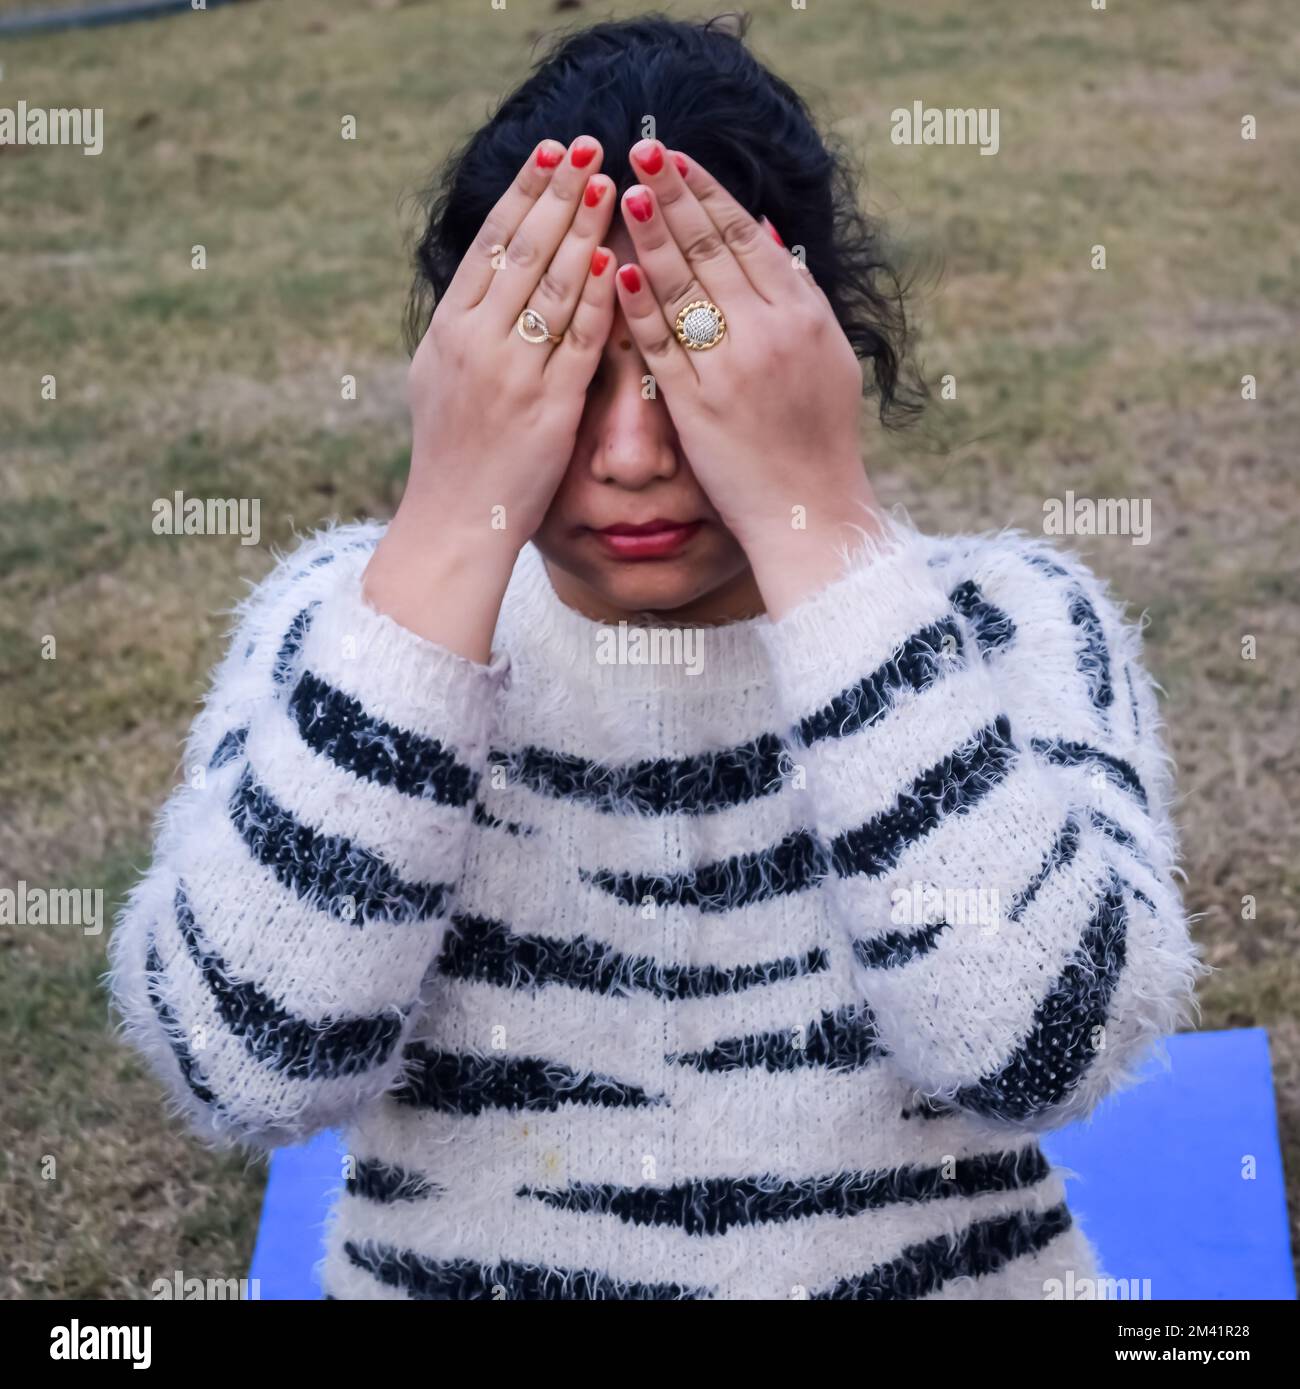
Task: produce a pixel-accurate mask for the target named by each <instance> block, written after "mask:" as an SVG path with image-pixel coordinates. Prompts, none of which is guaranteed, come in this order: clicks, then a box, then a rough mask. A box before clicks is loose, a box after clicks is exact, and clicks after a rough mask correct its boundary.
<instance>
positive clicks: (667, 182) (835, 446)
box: [618, 140, 876, 617]
mask: <svg viewBox="0 0 1300 1389" xmlns="http://www.w3.org/2000/svg"><path fill="white" fill-rule="evenodd" d="M632 160H633V165H634V167H635V168H636V169H637V170H638V171H639V172H640V173H641V175H642V176H643V178H644V179H645V183H644V184H642V185H638V186H637V187H635V188H631V189H629V190H628V191H627V192H626V193H625V194H624V195H623V216H624V221H625V222H626V224H627V228H628V232H629V234H630V235H631V237H632V240H633V243H634V244H635V246H636V251H637V259H638V261H639V262H640V268H639V269H638V267H637V266H624V267H623V269H622V270H620V271H619V276H618V279H619V299H620V302H621V303H622V306H623V312H624V314H625V315H626V317H627V321H628V324H629V326H630V327H631V329H632V332H633V334H634V336H635V338H636V341H637V345H638V347H639V348H640V350H641V354H642V356H643V357H644V358H645V361H646V364H647V366H648V367H649V368H650V371H651V372H652V373H653V374H654V376H655V379H656V381H657V383H658V386H659V389H660V390H661V391H662V394H663V398H664V401H665V403H666V404H667V406H668V410H669V412H670V413H671V415H672V418H673V424H674V426H675V427H676V430H677V435H678V438H679V440H680V442H681V446H682V449H683V451H684V453H685V454H686V456H687V458H689V460H690V463H691V468H692V470H693V471H694V473H695V476H696V477H697V478H698V479H699V482H700V485H701V486H702V487H703V488H704V490H705V491H706V492H707V493H708V495H709V499H710V501H711V502H712V503H713V505H714V507H715V508H716V509H717V511H718V514H719V515H720V516H721V517H722V520H723V522H724V523H725V524H726V526H727V528H728V529H729V530H730V531H731V532H732V533H733V534H734V535H735V536H736V538H737V539H738V540H739V541H740V543H741V545H742V546H743V547H744V549H745V552H746V554H747V556H748V557H749V560H750V563H751V565H752V567H753V569H754V574H755V578H756V579H757V581H758V584H759V588H760V590H761V591H762V593H763V596H764V599H765V600H766V603H767V607H768V611H769V613H771V614H772V615H773V616H774V617H778V616H780V615H781V614H782V613H783V612H784V611H787V610H788V609H789V608H790V607H792V606H793V605H794V604H795V603H797V602H798V601H799V600H800V599H801V598H802V597H803V596H805V595H806V594H807V593H809V592H811V591H814V590H815V589H816V588H819V587H821V586H822V585H823V584H825V583H827V582H829V581H830V580H831V579H832V578H834V577H835V575H836V574H837V573H838V571H839V559H838V555H837V553H836V552H837V548H838V546H839V545H840V544H841V543H843V542H845V541H851V540H852V539H853V531H852V529H851V527H853V526H857V527H861V528H863V529H865V530H867V531H868V532H870V531H871V530H872V529H873V528H874V521H875V514H876V513H875V502H874V497H873V495H872V492H871V488H870V485H869V484H868V482H867V477H866V473H865V470H864V469H863V466H862V460H861V456H860V453H859V420H860V410H861V402H862V371H861V367H860V366H859V364H858V360H857V357H856V356H855V355H854V352H853V348H852V346H851V345H850V343H849V341H848V339H847V338H846V337H845V336H844V332H843V330H842V329H841V328H840V326H839V324H838V322H837V321H836V319H835V315H834V313H833V312H832V310H831V306H830V303H829V302H828V300H827V298H826V296H825V295H824V294H823V293H822V291H821V290H820V289H819V288H818V287H817V285H816V284H815V283H814V281H813V278H812V276H811V275H810V274H809V273H808V271H807V270H806V269H805V268H803V267H802V266H801V265H800V264H799V262H798V261H796V260H795V259H794V258H793V257H792V256H790V255H789V254H788V253H787V252H785V251H783V250H782V249H781V248H780V246H779V245H778V244H777V242H776V239H775V234H774V233H773V232H772V231H771V230H770V229H769V227H765V226H763V225H762V224H760V223H759V222H756V221H755V220H754V218H753V217H751V216H750V215H749V213H748V212H746V211H745V209H744V208H743V207H741V206H740V204H739V203H737V202H736V200H735V199H734V198H733V197H732V196H731V195H730V194H729V193H728V192H727V191H726V190H725V189H724V188H723V187H722V185H721V184H719V183H718V181H717V180H716V179H715V178H713V177H712V176H711V175H710V174H709V173H707V172H706V171H705V170H704V169H703V168H701V166H700V165H699V164H697V163H695V162H694V161H691V160H688V159H687V158H686V157H685V156H684V155H681V154H678V153H677V152H676V151H665V150H664V147H663V146H662V145H661V144H659V142H658V141H655V140H642V141H641V142H640V143H639V144H637V145H634V146H633V148H632ZM641 272H644V273H641ZM697 299H709V300H712V301H713V303H715V304H716V305H717V306H718V308H719V309H721V311H722V314H723V316H724V318H725V320H726V331H725V334H724V336H723V338H722V340H721V341H720V342H719V343H718V344H717V345H716V346H715V347H712V348H708V349H705V350H691V349H689V348H687V347H685V346H683V345H682V344H681V343H680V342H679V341H678V339H677V336H676V333H675V324H676V321H677V315H678V313H679V311H680V310H681V309H682V308H683V307H684V306H685V305H687V304H689V303H691V302H692V301H694V300H697Z"/></svg>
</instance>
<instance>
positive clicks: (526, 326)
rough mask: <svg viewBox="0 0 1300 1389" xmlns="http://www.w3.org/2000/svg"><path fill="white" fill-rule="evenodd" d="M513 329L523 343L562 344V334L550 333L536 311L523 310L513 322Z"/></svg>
mask: <svg viewBox="0 0 1300 1389" xmlns="http://www.w3.org/2000/svg"><path fill="white" fill-rule="evenodd" d="M515 329H516V331H517V332H518V333H519V336H520V337H521V338H523V340H524V341H525V342H563V341H564V334H563V333H552V332H551V330H550V329H549V328H548V327H547V326H546V320H545V319H544V318H543V317H542V316H541V314H539V313H538V312H537V310H536V309H525V310H524V311H523V313H521V314H520V315H519V318H518V319H517V320H516V322H515Z"/></svg>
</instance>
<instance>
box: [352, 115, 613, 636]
mask: <svg viewBox="0 0 1300 1389" xmlns="http://www.w3.org/2000/svg"><path fill="white" fill-rule="evenodd" d="M601 157H602V151H601V148H600V145H599V143H598V142H597V141H596V140H594V139H592V138H590V137H589V136H579V137H578V138H577V139H576V140H575V141H574V142H573V144H572V145H571V146H570V147H569V148H568V150H567V151H566V150H565V148H564V146H563V145H561V144H560V143H559V141H557V140H544V141H543V142H542V143H541V144H540V145H539V146H538V147H537V149H536V151H535V152H534V154H533V155H532V156H531V157H530V159H529V161H528V163H527V164H526V165H525V166H524V167H523V168H522V169H521V170H520V171H519V174H518V176H517V177H516V179H515V181H514V183H513V184H512V185H511V186H510V188H509V189H508V190H507V191H506V192H505V193H504V194H503V195H502V197H501V199H500V200H499V201H498V203H497V205H496V206H495V207H494V208H493V209H492V212H491V213H490V214H489V215H488V217H487V220H486V221H485V222H484V223H483V226H482V229H481V230H480V231H479V234H478V237H477V238H476V239H475V242H474V244H473V245H472V246H471V247H470V249H469V251H468V252H467V253H466V255H465V256H464V258H463V259H462V261H461V263H460V265H459V267H458V268H457V271H456V274H455V277H454V278H453V279H452V282H451V284H450V285H449V287H448V289H447V292H446V294H445V295H444V296H443V298H442V300H441V301H440V303H439V304H438V307H437V309H436V311H435V312H434V315H433V319H432V321H431V322H430V324H429V329H428V331H427V332H426V333H425V335H424V338H423V340H422V341H421V343H420V345H419V347H418V348H417V349H416V352H415V356H414V358H413V359H412V362H411V369H410V374H409V377H408V398H409V402H410V408H411V423H412V446H411V470H410V475H409V478H408V480H407V485H406V491H405V494H404V495H403V497H402V502H401V505H400V506H399V508H398V511H397V514H396V516H395V517H394V518H393V521H392V523H391V524H390V526H389V528H388V530H387V532H386V533H385V535H384V538H383V539H382V540H381V541H380V543H379V545H378V546H377V547H376V550H375V554H374V556H373V557H372V559H371V562H370V565H369V567H368V568H367V571H366V585H365V588H366V597H367V599H368V601H369V602H370V603H371V604H372V605H373V606H374V607H376V608H378V609H379V610H380V611H383V612H387V613H389V615H390V616H392V617H394V618H395V619H396V620H397V621H399V622H401V623H402V625H403V626H406V627H409V628H411V629H412V630H413V631H416V632H417V633H419V634H420V635H422V636H426V637H428V638H430V639H431V640H436V641H440V642H442V643H443V644H444V645H447V646H449V647H451V648H452V649H454V650H458V651H461V652H462V653H463V654H465V655H468V656H473V657H474V658H475V659H479V660H485V659H487V656H488V652H489V649H490V644H491V638H492V632H493V630H494V628H495V625H496V616H497V612H498V610H499V608H500V601H501V597H502V595H503V594H504V592H505V587H506V584H507V582H508V581H509V578H510V573H511V570H512V569H513V567H514V562H515V558H516V556H517V555H518V553H519V550H520V547H521V546H522V545H523V544H524V543H525V542H526V541H527V540H528V539H529V538H530V537H531V536H532V534H533V532H534V531H535V530H536V529H537V527H538V526H539V525H540V524H541V521H542V517H543V516H544V515H545V513H546V510H547V507H548V506H549V505H550V502H551V499H552V497H553V496H554V494H555V491H556V489H557V488H558V486H559V484H560V481H561V479H562V478H563V476H564V472H565V469H566V467H567V466H568V463H569V459H570V457H571V456H572V453H573V448H574V444H575V441H576V438H577V432H578V426H579V423H580V421H581V419H582V413H583V408H584V405H585V403H586V393H587V387H588V386H589V384H590V382H591V378H592V376H593V374H594V373H595V370H596V366H597V363H598V362H599V360H600V356H601V353H602V351H603V350H604V346H605V342H606V339H607V338H608V336H609V330H610V325H611V323H612V322H613V315H614V285H613V280H614V269H613V265H612V260H613V258H612V256H611V254H610V253H609V252H608V251H607V250H606V249H605V248H604V247H602V246H601V245H600V241H601V238H602V237H603V236H604V234H605V232H606V230H607V228H608V226H609V223H610V218H611V216H612V214H613V204H614V192H613V187H614V185H613V182H612V181H611V180H610V179H609V178H608V177H607V176H605V175H604V174H601V173H599V172H598V170H599V167H600V161H601ZM525 308H528V309H532V310H534V311H535V312H537V313H539V314H540V315H541V316H542V318H543V319H544V320H545V323H546V327H547V328H548V329H549V331H550V332H551V333H552V334H554V335H556V336H559V335H561V334H562V335H563V340H562V341H561V342H559V343H555V342H552V341H545V342H528V341H525V340H524V338H523V337H521V336H520V334H519V333H518V332H517V331H516V325H517V322H518V320H519V316H520V314H521V313H522V312H523V310H524V309H525Z"/></svg>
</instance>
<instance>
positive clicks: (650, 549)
mask: <svg viewBox="0 0 1300 1389" xmlns="http://www.w3.org/2000/svg"><path fill="white" fill-rule="evenodd" d="M703 524H704V523H703V522H702V521H670V520H666V519H664V518H662V517H658V518H656V519H655V520H653V521H642V522H640V523H639V524H632V523H631V522H625V521H620V522H619V523H618V524H616V525H613V526H605V527H603V528H602V529H601V530H595V531H593V532H592V534H593V535H595V536H596V538H597V539H598V540H599V542H600V544H601V545H602V547H603V548H604V549H605V550H606V551H607V552H608V553H609V554H611V555H613V556H614V557H615V558H616V559H664V558H666V557H667V556H669V555H673V554H676V553H677V552H678V551H679V550H681V549H682V548H683V547H684V546H685V545H686V544H687V542H688V541H690V539H691V538H692V536H694V534H695V532H696V531H698V530H699V528H700V527H701V526H702V525H703Z"/></svg>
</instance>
